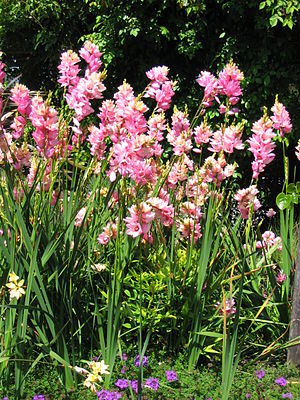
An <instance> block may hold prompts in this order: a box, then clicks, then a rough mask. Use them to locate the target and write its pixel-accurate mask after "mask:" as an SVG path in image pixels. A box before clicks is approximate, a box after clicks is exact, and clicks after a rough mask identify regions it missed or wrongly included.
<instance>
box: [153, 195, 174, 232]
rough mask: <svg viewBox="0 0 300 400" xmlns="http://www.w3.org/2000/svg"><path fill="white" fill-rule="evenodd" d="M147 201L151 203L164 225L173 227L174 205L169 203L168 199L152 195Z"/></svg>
mask: <svg viewBox="0 0 300 400" xmlns="http://www.w3.org/2000/svg"><path fill="white" fill-rule="evenodd" d="M147 203H148V204H150V206H151V207H152V209H153V211H154V212H155V216H156V218H158V219H159V220H160V221H161V223H162V224H163V225H164V226H168V227H171V226H172V225H173V217H174V207H173V205H172V204H170V205H168V202H167V201H166V200H163V199H161V198H159V197H150V198H149V199H148V200H147Z"/></svg>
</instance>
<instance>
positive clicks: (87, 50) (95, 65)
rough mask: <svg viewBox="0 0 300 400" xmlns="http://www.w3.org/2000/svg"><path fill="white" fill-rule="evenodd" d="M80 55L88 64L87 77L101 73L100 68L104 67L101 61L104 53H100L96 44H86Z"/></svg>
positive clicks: (89, 42) (88, 42)
mask: <svg viewBox="0 0 300 400" xmlns="http://www.w3.org/2000/svg"><path fill="white" fill-rule="evenodd" d="M79 55H80V57H81V58H83V59H84V61H85V62H86V63H87V64H88V68H87V71H86V74H87V75H89V74H92V73H94V72H98V71H99V68H100V66H101V65H102V61H101V60H100V57H101V56H102V53H100V51H99V48H98V46H97V45H96V44H94V43H92V42H91V41H87V42H85V43H84V46H83V47H82V48H81V49H80V50H79Z"/></svg>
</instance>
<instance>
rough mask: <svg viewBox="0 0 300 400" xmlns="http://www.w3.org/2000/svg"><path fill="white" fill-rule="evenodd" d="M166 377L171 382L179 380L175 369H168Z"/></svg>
mask: <svg viewBox="0 0 300 400" xmlns="http://www.w3.org/2000/svg"><path fill="white" fill-rule="evenodd" d="M166 378H167V380H168V381H169V382H173V381H178V377H177V374H176V372H175V371H172V370H171V371H166Z"/></svg>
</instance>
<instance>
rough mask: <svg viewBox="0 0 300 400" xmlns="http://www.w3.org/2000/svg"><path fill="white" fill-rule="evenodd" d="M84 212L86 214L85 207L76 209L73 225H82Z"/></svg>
mask: <svg viewBox="0 0 300 400" xmlns="http://www.w3.org/2000/svg"><path fill="white" fill-rule="evenodd" d="M85 214H86V207H82V208H81V209H80V210H79V211H78V213H77V214H76V217H75V222H74V225H75V226H77V227H79V226H81V225H82V221H83V219H84V217H85Z"/></svg>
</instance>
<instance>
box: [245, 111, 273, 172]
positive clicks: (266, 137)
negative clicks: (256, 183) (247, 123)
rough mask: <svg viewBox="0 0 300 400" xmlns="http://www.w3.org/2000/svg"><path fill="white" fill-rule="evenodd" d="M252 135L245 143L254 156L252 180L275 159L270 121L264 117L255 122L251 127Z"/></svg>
mask: <svg viewBox="0 0 300 400" xmlns="http://www.w3.org/2000/svg"><path fill="white" fill-rule="evenodd" d="M252 132H253V135H252V136H251V138H250V139H248V140H247V142H248V143H249V144H250V147H249V151H251V153H252V154H253V156H254V161H253V162H252V171H253V178H257V177H258V176H259V174H260V173H261V172H263V171H264V169H265V166H266V165H268V164H269V163H270V162H271V161H272V160H273V159H274V157H275V154H274V153H273V151H274V149H275V143H273V142H272V139H273V138H274V137H275V136H276V135H275V133H274V132H273V130H272V121H271V120H270V119H268V118H266V117H263V118H261V119H260V120H259V121H257V122H255V123H254V124H253V127H252Z"/></svg>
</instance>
